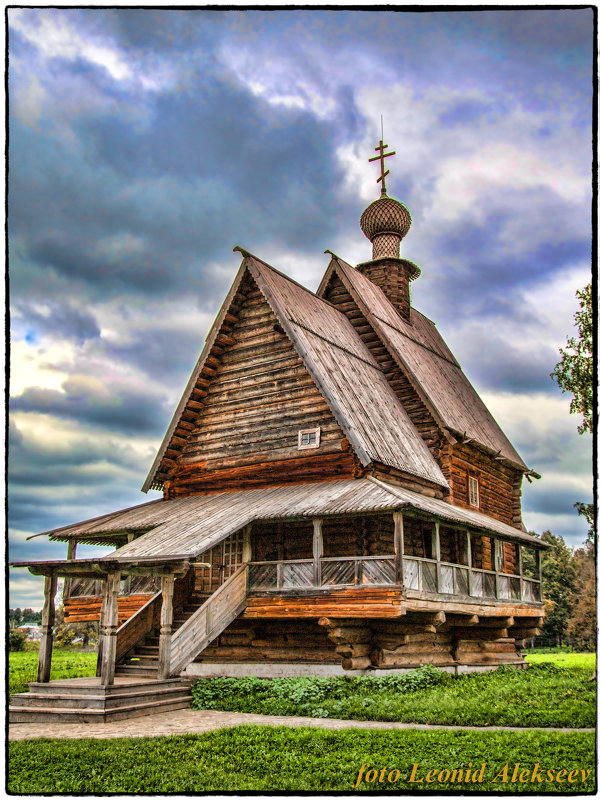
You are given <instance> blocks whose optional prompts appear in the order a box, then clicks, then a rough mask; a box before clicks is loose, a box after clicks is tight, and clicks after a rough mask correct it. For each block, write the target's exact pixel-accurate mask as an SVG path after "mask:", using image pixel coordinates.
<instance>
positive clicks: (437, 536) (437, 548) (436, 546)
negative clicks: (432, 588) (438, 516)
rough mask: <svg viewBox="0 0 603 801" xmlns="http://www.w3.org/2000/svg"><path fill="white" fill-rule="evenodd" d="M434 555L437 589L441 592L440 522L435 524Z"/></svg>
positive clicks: (432, 547)
mask: <svg viewBox="0 0 603 801" xmlns="http://www.w3.org/2000/svg"><path fill="white" fill-rule="evenodd" d="M431 550H432V552H433V553H432V555H433V556H434V557H435V560H436V587H437V591H438V592H439V591H440V522H439V520H436V521H435V523H434V524H433V540H432V546H431Z"/></svg>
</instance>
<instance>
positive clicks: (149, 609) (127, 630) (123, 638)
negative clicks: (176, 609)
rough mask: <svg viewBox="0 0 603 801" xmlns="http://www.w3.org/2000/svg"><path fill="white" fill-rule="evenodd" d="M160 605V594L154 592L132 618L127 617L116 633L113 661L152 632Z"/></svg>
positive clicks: (117, 659) (122, 656) (121, 657)
mask: <svg viewBox="0 0 603 801" xmlns="http://www.w3.org/2000/svg"><path fill="white" fill-rule="evenodd" d="M160 605H161V592H156V593H155V595H153V597H152V598H149V600H148V601H147V602H146V603H145V604H144V605H143V606H141V607H140V609H138V610H137V611H136V612H135V613H134V614H133V615H132V617H129V618H128V619H127V620H126V621H125V622H124V623H122V624H121V626H120V627H119V628H118V629H117V632H116V638H117V642H116V647H115V661H116V662H119V661H120V660H121V659H123V658H124V656H125V655H126V654H127V653H128V651H131V650H132V648H134V646H135V645H136V643H137V642H138V641H139V640H141V639H142V638H143V637H144V636H145V634H148V633H149V632H150V631H152V630H153V627H154V625H155V621H156V617H157V615H156V611H157V607H158V606H160Z"/></svg>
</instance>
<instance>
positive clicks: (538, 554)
mask: <svg viewBox="0 0 603 801" xmlns="http://www.w3.org/2000/svg"><path fill="white" fill-rule="evenodd" d="M534 556H535V558H536V575H537V576H538V581H539V584H538V600H539V601H542V551H541V550H540V549H538V548H535V549H534Z"/></svg>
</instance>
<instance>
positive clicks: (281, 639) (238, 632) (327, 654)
mask: <svg viewBox="0 0 603 801" xmlns="http://www.w3.org/2000/svg"><path fill="white" fill-rule="evenodd" d="M195 662H310V663H316V664H338V663H339V657H338V655H337V653H336V652H335V648H334V647H333V645H332V643H331V642H330V641H329V639H328V637H327V633H326V631H325V630H324V629H322V628H320V627H319V626H318V625H317V624H316V621H315V620H247V619H242V618H239V619H237V620H235V621H234V623H231V624H230V626H228V627H227V628H226V629H225V630H224V631H223V633H222V634H221V635H220V636H219V637H218V639H217V640H216V641H214V642H213V643H212V644H211V645H210V646H209V647H208V648H206V649H205V650H204V651H203V652H202V653H201V654H199V656H198V657H197V658H196V659H195Z"/></svg>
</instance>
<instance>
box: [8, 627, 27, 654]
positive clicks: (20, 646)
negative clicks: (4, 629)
mask: <svg viewBox="0 0 603 801" xmlns="http://www.w3.org/2000/svg"><path fill="white" fill-rule="evenodd" d="M8 650H9V651H24V650H25V635H24V634H21V632H20V631H9V632H8Z"/></svg>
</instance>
